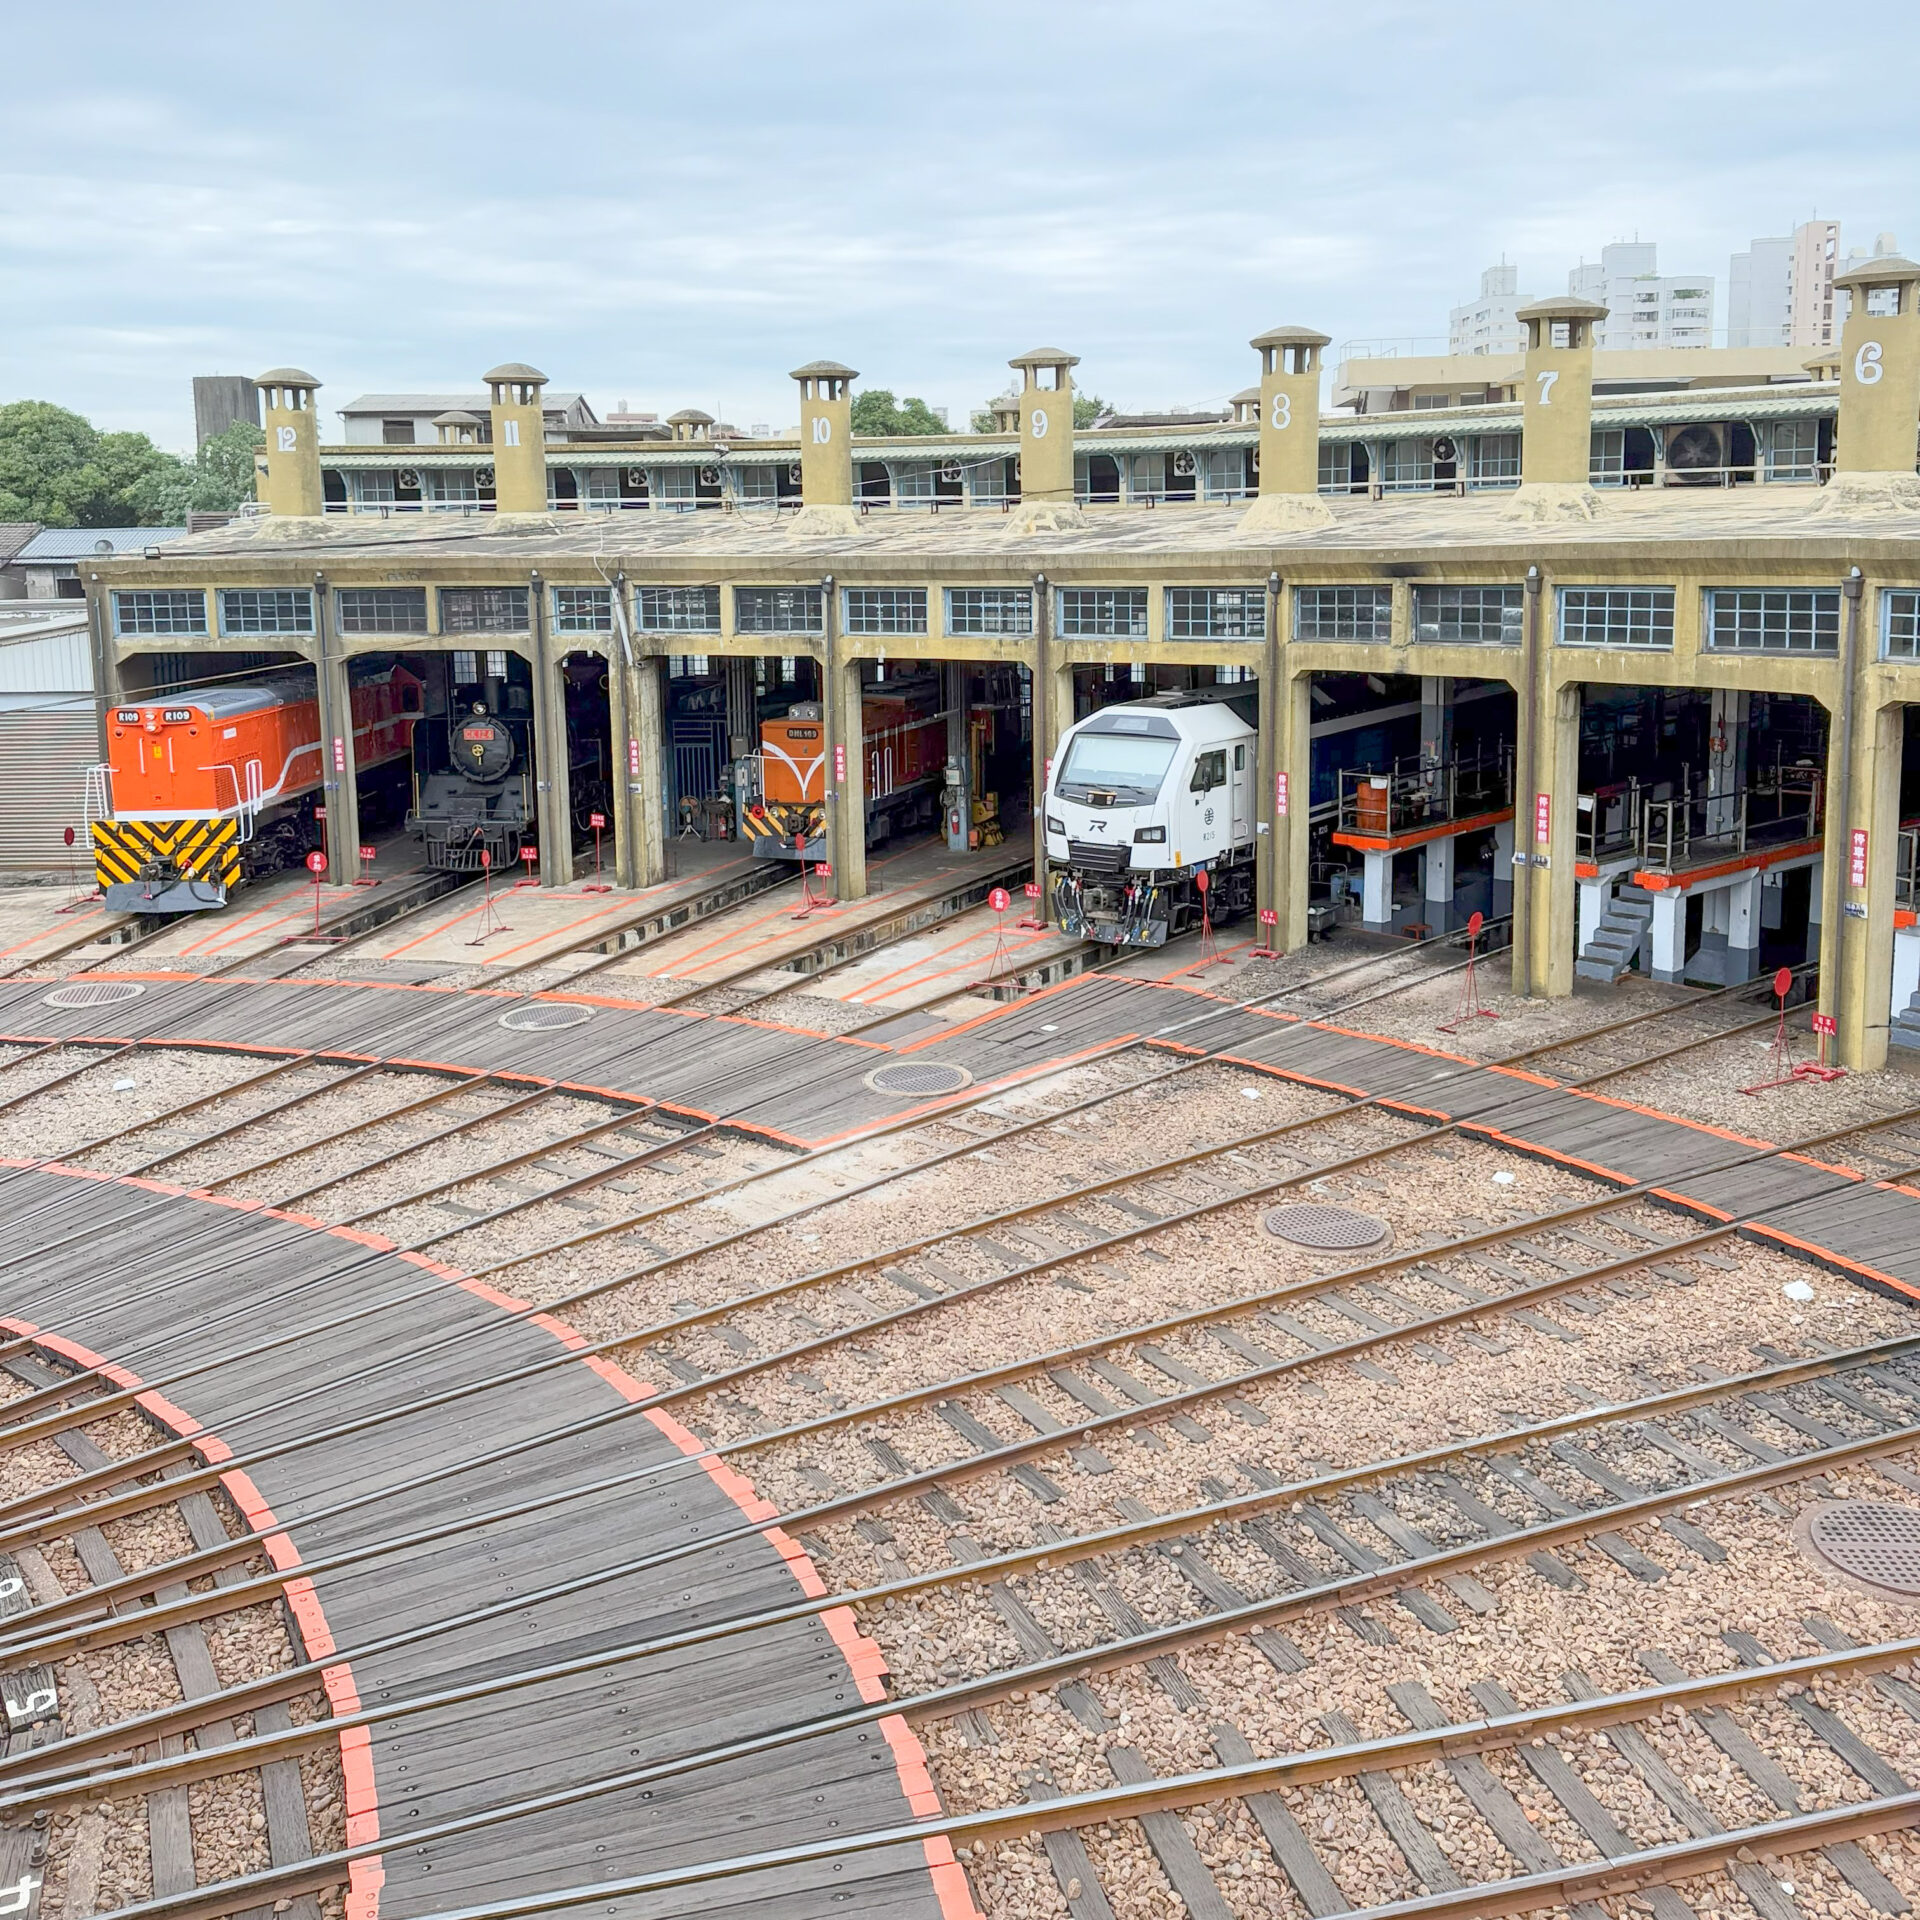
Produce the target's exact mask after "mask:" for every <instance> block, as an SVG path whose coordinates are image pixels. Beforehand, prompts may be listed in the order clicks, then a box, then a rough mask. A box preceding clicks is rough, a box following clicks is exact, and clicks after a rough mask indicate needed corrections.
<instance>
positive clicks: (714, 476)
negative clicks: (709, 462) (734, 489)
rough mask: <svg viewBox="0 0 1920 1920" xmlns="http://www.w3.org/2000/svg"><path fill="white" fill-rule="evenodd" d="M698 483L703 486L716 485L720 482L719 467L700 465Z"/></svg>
mask: <svg viewBox="0 0 1920 1920" xmlns="http://www.w3.org/2000/svg"><path fill="white" fill-rule="evenodd" d="M700 484H701V485H702V486H703V487H717V486H718V485H719V484H720V469H719V468H718V467H702V468H701V469H700Z"/></svg>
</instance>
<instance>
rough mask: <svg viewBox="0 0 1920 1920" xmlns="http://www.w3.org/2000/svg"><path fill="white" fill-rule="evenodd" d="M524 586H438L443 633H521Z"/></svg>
mask: <svg viewBox="0 0 1920 1920" xmlns="http://www.w3.org/2000/svg"><path fill="white" fill-rule="evenodd" d="M527 623H528V619H527V590H526V588H525V587H442V588H441V589H440V627H441V631H442V632H445V633H524V632H525V631H526V630H527Z"/></svg>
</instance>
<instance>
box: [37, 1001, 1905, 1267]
mask: <svg viewBox="0 0 1920 1920" xmlns="http://www.w3.org/2000/svg"><path fill="white" fill-rule="evenodd" d="M140 984H141V985H142V986H143V987H144V989H145V991H143V992H142V993H141V994H140V996H139V997H138V998H135V999H131V1000H127V1001H124V1002H122V1003H119V1004H116V1005H113V1006H108V1007H97V1008H80V1009H63V1008H55V1007H50V1006H48V1005H47V1004H46V996H47V993H48V985H47V983H46V982H44V981H32V982H13V983H4V984H0V1037H5V1038H17V1039H23V1040H34V1041H38V1040H46V1039H54V1038H78V1037H82V1036H85V1037H89V1038H102V1039H129V1038H133V1037H136V1036H139V1037H146V1038H150V1039H153V1040H156V1041H169V1042H177V1043H183V1044H196V1043H197V1044H204V1045H217V1046H239V1047H249V1048H260V1047H262V1046H263V1045H264V1044H265V1043H263V1041H262V1038H261V1036H263V1035H272V1036H273V1040H272V1046H273V1047H275V1048H280V1049H290V1048H322V1049H329V1050H338V1051H345V1052H349V1053H354V1054H358V1055H364V1056H366V1057H368V1058H379V1059H389V1060H399V1061H410V1062H417V1063H432V1064H436V1065H444V1066H452V1067H458V1068H467V1069H474V1070H484V1071H488V1072H504V1073H516V1072H517V1073H525V1074H529V1075H535V1076H540V1077H549V1076H551V1077H556V1078H558V1079H560V1080H561V1081H562V1082H563V1083H565V1084H567V1085H570V1086H575V1087H580V1088H584V1089H589V1090H594V1091H602V1092H613V1093H618V1094H622V1095H627V1096H632V1097H636V1098H638V1097H644V1098H649V1099H654V1100H658V1101H660V1102H661V1103H662V1104H664V1105H665V1106H667V1107H668V1108H670V1109H672V1110H674V1111H677V1112H681V1113H686V1114H689V1115H692V1116H695V1117H697V1118H700V1119H703V1120H714V1119H718V1120H724V1121H727V1122H728V1123H729V1124H732V1125H735V1126H738V1127H740V1128H742V1129H743V1130H747V1131H752V1132H756V1133H761V1134H764V1135H766V1136H768V1137H770V1138H772V1139H775V1140H779V1141H781V1142H783V1143H786V1144H789V1145H793V1146H797V1147H809V1148H818V1147H821V1146H826V1145H830V1144H832V1143H834V1142H837V1141H841V1140H845V1139H848V1138H850V1137H853V1136H855V1135H857V1134H859V1133H861V1132H863V1131H865V1130H867V1129H869V1128H872V1127H875V1126H879V1125H883V1124H886V1123H888V1122H890V1121H895V1120H898V1119H900V1118H902V1117H904V1116H907V1115H911V1114H913V1113H915V1112H920V1111H929V1112H930V1111H933V1110H935V1109H937V1108H938V1107H939V1106H940V1105H941V1104H943V1102H942V1101H941V1100H940V1099H938V1098H935V1099H927V1098H925V1097H922V1096H903V1095H888V1094H884V1093H878V1092H875V1091H874V1090H873V1089H872V1088H870V1087H869V1086H867V1084H866V1076H867V1075H868V1074H869V1073H870V1072H871V1071H872V1069H873V1068H874V1067H875V1066H877V1065H880V1064H882V1063H884V1062H885V1061H887V1060H889V1059H892V1058H896V1057H905V1058H908V1059H912V1060H916V1061H923V1062H934V1061H938V1062H943V1063H951V1064H952V1065H955V1066H959V1067H963V1068H965V1069H966V1071H967V1072H968V1074H969V1075H971V1077H972V1082H973V1084H972V1086H971V1087H970V1088H968V1089H967V1093H968V1096H969V1097H974V1096H977V1094H978V1092H979V1090H980V1088H981V1087H982V1086H993V1085H997V1084H1010V1083H1012V1082H1015V1081H1018V1080H1021V1079H1026V1078H1030V1077H1032V1076H1034V1075H1036V1074H1038V1073H1042V1072H1046V1071H1049V1070H1052V1069H1057V1068H1059V1067H1062V1066H1065V1065H1068V1064H1070V1063H1072V1062H1073V1061H1075V1060H1077V1059H1081V1058H1084V1057H1086V1056H1087V1055H1089V1054H1091V1053H1094V1052H1097V1051H1099V1050H1100V1049H1102V1048H1106V1047H1110V1046H1112V1045H1113V1044H1115V1043H1116V1042H1118V1041H1122V1040H1125V1039H1128V1038H1138V1039H1143V1040H1147V1041H1149V1042H1151V1043H1153V1044H1155V1045H1158V1046H1164V1047H1167V1048H1172V1049H1186V1050H1192V1051H1195V1052H1217V1053H1222V1054H1225V1055H1227V1056H1228V1057H1231V1058H1233V1059H1235V1060H1238V1061H1240V1062H1243V1063H1244V1064H1246V1065H1248V1066H1251V1067H1255V1068H1259V1069H1261V1070H1263V1071H1268V1072H1275V1073H1283V1074H1287V1075H1291V1076H1295V1077H1298V1078H1302V1079H1306V1080H1311V1081H1313V1082H1315V1083H1317V1084H1320V1085H1324V1086H1328V1087H1333V1088H1338V1089H1341V1090H1343V1091H1346V1092H1349V1093H1352V1094H1356V1095H1368V1096H1378V1097H1381V1098H1385V1099H1390V1100H1393V1101H1396V1102H1400V1103H1403V1104H1404V1105H1406V1106H1407V1107H1409V1108H1411V1109H1415V1110H1418V1111H1421V1112H1425V1113H1430V1114H1432V1115H1434V1116H1435V1117H1438V1118H1444V1119H1450V1120H1458V1121H1461V1122H1462V1123H1463V1124H1466V1125H1468V1126H1471V1127H1474V1128H1477V1129H1480V1130H1484V1131H1486V1132H1488V1133H1489V1134H1492V1135H1494V1136H1496V1137H1499V1138H1502V1139H1505V1140H1508V1141H1511V1142H1512V1143H1513V1144H1515V1145H1517V1146H1521V1147H1525V1148H1527V1149H1530V1150H1533V1151H1537V1152H1542V1153H1547V1154H1551V1155H1554V1156H1555V1157H1558V1158H1561V1159H1565V1160H1568V1161H1570V1162H1574V1163H1577V1164H1579V1165H1581V1166H1583V1167H1587V1168H1590V1169H1591V1170H1593V1171H1595V1172H1597V1173H1599V1174H1601V1175H1603V1176H1605V1177H1607V1178H1611V1179H1616V1180H1619V1181H1622V1182H1638V1181H1643V1180H1652V1179H1660V1180H1662V1181H1664V1182H1666V1183H1667V1187H1668V1190H1669V1191H1671V1192H1673V1193H1674V1194H1676V1195H1678V1196H1680V1197H1683V1198H1685V1199H1686V1200H1688V1201H1689V1202H1692V1203H1696V1204H1698V1205H1701V1206H1703V1207H1707V1208H1711V1209H1717V1210H1718V1211H1720V1212H1722V1213H1741V1212H1745V1211H1748V1210H1751V1209H1752V1208H1754V1207H1756V1206H1763V1205H1764V1206H1768V1207H1774V1208H1778V1207H1780V1206H1781V1203H1782V1202H1786V1201H1795V1202H1799V1203H1801V1204H1798V1205H1795V1206H1793V1207H1791V1208H1785V1209H1783V1210H1782V1211H1780V1212H1778V1213H1776V1214H1774V1215H1773V1216H1772V1217H1771V1219H1770V1223H1769V1230H1770V1231H1771V1232H1773V1233H1774V1234H1775V1235H1776V1236H1777V1237H1779V1238H1782V1239H1784V1240H1786V1241H1788V1242H1789V1243H1792V1244H1799V1243H1801V1242H1803V1241H1804V1242H1806V1243H1808V1245H1809V1246H1810V1247H1811V1248H1812V1249H1815V1250H1818V1251H1821V1252H1823V1253H1825V1254H1829V1255H1831V1256H1832V1257H1833V1260H1834V1263H1835V1264H1837V1265H1839V1266H1841V1267H1843V1268H1848V1269H1850V1270H1860V1271H1862V1272H1863V1274H1864V1276H1865V1277H1868V1278H1873V1279H1877V1280H1881V1281H1884V1282H1886V1283H1888V1284H1891V1285H1893V1286H1894V1287H1895V1288H1896V1289H1898V1290H1901V1291H1911V1292H1913V1293H1914V1294H1915V1297H1920V1213H1916V1212H1915V1211H1913V1210H1914V1209H1915V1207H1916V1205H1920V1202H1916V1200H1915V1198H1914V1197H1912V1196H1910V1195H1908V1194H1906V1193H1904V1192H1901V1191H1898V1190H1895V1191H1892V1192H1887V1191H1884V1190H1880V1189H1876V1188H1873V1187H1871V1186H1863V1185H1861V1183H1858V1182H1853V1181H1849V1180H1847V1179H1845V1178H1844V1177H1842V1176H1839V1175H1836V1174H1834V1173H1832V1172H1830V1171H1827V1170H1824V1169H1821V1168H1819V1167H1816V1166H1812V1165H1809V1164H1807V1163H1804V1162H1794V1161H1779V1160H1775V1161H1770V1162H1767V1163H1766V1164H1765V1165H1764V1166H1761V1167H1748V1168H1736V1169H1732V1170H1726V1171H1717V1172H1716V1171H1712V1168H1713V1166H1714V1163H1716V1162H1720V1161H1724V1160H1726V1159H1728V1158H1730V1157H1732V1156H1734V1155H1736V1154H1737V1153H1738V1152H1739V1151H1740V1150H1741V1146H1742V1144H1743V1143H1742V1141H1741V1139H1740V1137H1739V1136H1735V1135H1732V1134H1729V1133H1725V1132H1722V1131H1718V1130H1715V1129H1713V1128H1709V1127H1705V1126H1700V1125H1696V1124H1694V1123H1691V1122H1688V1121H1684V1120H1678V1119H1673V1118H1670V1117H1667V1116H1664V1115H1661V1114H1658V1113H1654V1112H1651V1111H1649V1110H1646V1109H1643V1108H1640V1107H1636V1106H1634V1105H1632V1104H1631V1103H1629V1102H1626V1101H1623V1100H1619V1099H1615V1098H1610V1097H1608V1096H1606V1095H1604V1094H1601V1093H1598V1092H1594V1093H1581V1092H1576V1091H1573V1090H1570V1089H1567V1088H1563V1087H1559V1086H1557V1085H1555V1084H1554V1083H1553V1082H1551V1081H1548V1080H1545V1079H1544V1078H1542V1077H1541V1076H1539V1075H1535V1074H1531V1073H1526V1072H1520V1071H1513V1070H1504V1069H1499V1068H1489V1067H1484V1066H1480V1065H1478V1064H1476V1063H1474V1062H1471V1061H1466V1060H1463V1059H1461V1058H1459V1057H1457V1056H1452V1055H1448V1054H1446V1053H1443V1052H1440V1051H1436V1050H1432V1049H1427V1048H1424V1047H1420V1046H1416V1045H1413V1044H1411V1043H1407V1042H1401V1041H1392V1040H1386V1039H1382V1038H1380V1037H1378V1036H1375V1035H1371V1034H1366V1033H1362V1032H1354V1031H1350V1030H1346V1029H1342V1028H1337V1027H1330V1026H1325V1025H1321V1024H1318V1023H1315V1022H1311V1021H1304V1020H1299V1019H1295V1018H1292V1017H1289V1016H1286V1015H1283V1014H1275V1013H1269V1012H1266V1011H1261V1010H1247V1009H1243V1008H1239V1007H1236V1006H1233V1005H1232V1004H1231V1003H1227V1002H1221V1001H1216V1000H1213V999H1211V998H1210V997H1209V996H1207V995H1206V994H1204V993H1201V992H1198V991H1196V990H1194V989H1192V988H1183V987H1177V986H1165V985H1161V984H1159V983H1156V982H1152V981H1142V980H1132V979H1121V978H1116V977H1113V976H1107V975H1096V976H1091V977H1086V978H1081V979H1074V980H1069V981H1065V982H1063V983H1061V984H1060V985H1059V986H1056V987H1053V988H1050V989H1048V990H1047V991H1045V992H1043V993H1040V994H1036V995H1034V996H1032V997H1031V998H1029V999H1026V1000H1021V1001H1016V1002H1012V1003H1010V1004H1009V1005H1007V1006H1005V1007H1001V1008H998V1009H996V1010H994V1011H993V1012H991V1013H987V1014H983V1015H982V1016H981V1017H980V1018H978V1019H977V1020H974V1021H971V1022H962V1023H958V1024H947V1023H936V1022H929V1021H927V1020H926V1019H925V1018H924V1017H922V1016H917V1015H915V1016H907V1017H905V1018H903V1019H902V1020H901V1021H899V1022H889V1023H887V1024H886V1025H885V1026H882V1027H879V1028H876V1029H874V1030H873V1031H872V1032H871V1033H870V1034H868V1035H865V1036H862V1037H860V1038H858V1039H844V1038H833V1037H828V1036H823V1035H819V1034H814V1033H803V1032H800V1031H798V1030H795V1029H791V1028H784V1027H778V1026H770V1025H764V1024H760V1023H757V1022H755V1021H752V1020H750V1019H734V1018H730V1017H727V1016H717V1015H707V1014H698V1013H685V1012H679V1011H675V1010H662V1009H655V1008H647V1007H640V1006H634V1005H632V1004H622V1003H617V1002H611V1001H605V1000H596V1001H593V1002H591V1003H584V1002H583V1003H575V1002H561V1001H552V1000H541V1001H526V1000H521V999H517V998H513V997H508V996H499V995H492V994H486V993H459V992H448V991H441V990H437V989H421V988H401V987H393V986H384V985H367V984H362V983H352V984H346V983H332V982H319V981H316V982H292V981H287V982H251V981H246V980H234V981H217V982H207V981H199V980H180V979H177V978H155V979H148V980H145V981H142V982H141V983H140ZM563 1007H564V1008H567V1009H570V1010H571V1011H570V1012H569V1013H568V1014H566V1015H565V1016H562V1015H561V1014H560V1012H559V1010H560V1009H562V1008H563ZM516 1009H518V1010H519V1012H518V1014H517V1015H516V1017H524V1015H525V1014H526V1013H527V1012H528V1011H529V1010H538V1013H539V1017H549V1016H552V1017H569V1018H571V1017H572V1015H573V1014H575V1013H577V1014H581V1015H584V1016H585V1017H584V1018H581V1019H580V1020H579V1023H578V1024H575V1025H569V1026H566V1027H563V1028H560V1029H558V1030H555V1031H546V1032H526V1031H516V1030H514V1029H512V1028H508V1027H503V1026H502V1025H501V1024H500V1022H501V1020H502V1018H503V1016H505V1015H508V1014H511V1013H515V1010H516ZM1745 1144H1763V1143H1760V1142H1758V1141H1753V1142H1747V1143H1745Z"/></svg>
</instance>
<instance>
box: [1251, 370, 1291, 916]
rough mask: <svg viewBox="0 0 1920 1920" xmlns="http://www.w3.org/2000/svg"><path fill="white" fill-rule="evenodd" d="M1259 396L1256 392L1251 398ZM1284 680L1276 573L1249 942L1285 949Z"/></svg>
mask: <svg viewBox="0 0 1920 1920" xmlns="http://www.w3.org/2000/svg"><path fill="white" fill-rule="evenodd" d="M1258 397H1259V396H1258V395H1257V394H1256V395H1255V399H1256V401H1257V400H1258ZM1286 696H1287V683H1286V681H1285V680H1284V679H1283V678H1282V677H1281V673H1280V576H1279V575H1278V574H1277V573H1272V574H1269V575H1268V576H1267V597H1266V626H1265V639H1264V644H1263V646H1262V649H1261V654H1260V688H1259V694H1258V700H1259V705H1258V708H1257V711H1256V713H1255V716H1254V735H1255V738H1254V783H1255V786H1254V808H1253V822H1254V825H1253V839H1254V904H1255V907H1256V909H1257V911H1258V912H1259V913H1271V914H1272V915H1273V916H1274V920H1273V924H1272V925H1271V926H1268V925H1267V924H1265V923H1260V922H1257V923H1256V924H1257V926H1258V932H1257V934H1256V937H1255V940H1254V944H1255V945H1256V946H1259V947H1270V948H1277V949H1280V948H1284V946H1285V942H1286V932H1285V929H1284V928H1283V927H1282V926H1281V925H1280V920H1281V918H1282V915H1281V910H1280V903H1281V900H1282V897H1283V895H1284V892H1285V887H1286V880H1285V875H1286V870H1287V866H1288V861H1287V857H1286V852H1285V849H1284V848H1283V846H1282V843H1281V835H1282V830H1283V829H1284V827H1285V825H1286V822H1285V821H1283V820H1282V819H1281V818H1280V815H1279V813H1278V811H1277V794H1276V789H1275V785H1274V778H1273V776H1274V773H1275V772H1276V770H1277V769H1278V767H1279V765H1280V755H1279V752H1278V747H1279V741H1280V710H1281V707H1282V706H1283V705H1284V703H1285V701H1286Z"/></svg>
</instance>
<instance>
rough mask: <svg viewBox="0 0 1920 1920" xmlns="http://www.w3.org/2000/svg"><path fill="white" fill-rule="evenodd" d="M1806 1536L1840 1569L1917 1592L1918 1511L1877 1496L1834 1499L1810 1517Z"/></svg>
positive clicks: (1882, 1584) (1919, 1564)
mask: <svg viewBox="0 0 1920 1920" xmlns="http://www.w3.org/2000/svg"><path fill="white" fill-rule="evenodd" d="M1807 1538H1808V1540H1809V1542H1810V1543H1811V1544H1812V1546H1813V1549H1814V1551H1815V1552H1816V1553H1818V1554H1819V1555H1820V1557H1821V1558H1822V1559H1824V1560H1827V1561H1829V1562H1831V1564H1832V1565H1834V1566H1835V1567H1837V1568H1839V1570H1840V1571H1841V1572H1842V1573H1847V1574H1851V1575H1852V1576H1853V1577H1854V1579H1856V1580H1866V1581H1870V1582H1871V1583H1872V1584H1873V1585H1874V1586H1876V1587H1886V1588H1888V1589H1890V1590H1891V1591H1892V1592H1894V1593H1910V1594H1914V1595H1916V1596H1920V1509H1916V1508H1913V1507H1896V1506H1893V1505H1891V1504H1890V1503H1888V1502H1884V1501H1879V1500H1841V1501H1837V1502H1835V1504H1834V1505H1832V1506H1830V1507H1822V1508H1821V1509H1820V1511H1819V1512H1818V1513H1816V1514H1815V1515H1814V1516H1813V1523H1812V1525H1811V1526H1809V1527H1808V1529H1807Z"/></svg>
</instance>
